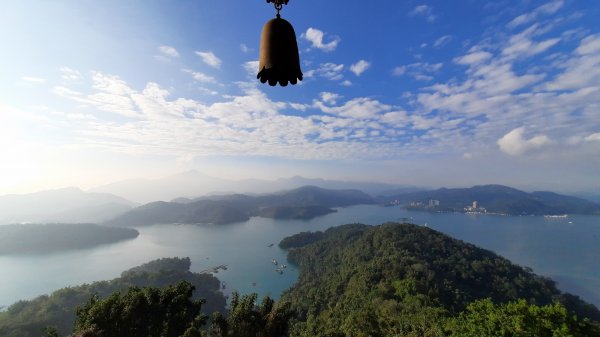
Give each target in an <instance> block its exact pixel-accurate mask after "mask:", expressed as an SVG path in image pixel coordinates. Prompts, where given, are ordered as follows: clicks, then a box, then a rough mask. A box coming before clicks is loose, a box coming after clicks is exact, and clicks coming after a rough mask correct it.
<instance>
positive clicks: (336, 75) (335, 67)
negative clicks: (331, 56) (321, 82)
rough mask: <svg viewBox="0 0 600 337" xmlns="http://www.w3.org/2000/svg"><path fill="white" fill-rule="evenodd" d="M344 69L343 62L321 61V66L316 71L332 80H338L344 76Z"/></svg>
mask: <svg viewBox="0 0 600 337" xmlns="http://www.w3.org/2000/svg"><path fill="white" fill-rule="evenodd" d="M343 70H344V65H343V64H335V63H329V62H328V63H321V64H320V65H319V67H318V68H317V69H316V73H317V74H318V75H319V76H321V77H324V78H326V79H328V80H331V81H338V80H341V79H342V78H344V75H342V71H343Z"/></svg>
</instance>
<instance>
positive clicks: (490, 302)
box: [280, 223, 600, 337]
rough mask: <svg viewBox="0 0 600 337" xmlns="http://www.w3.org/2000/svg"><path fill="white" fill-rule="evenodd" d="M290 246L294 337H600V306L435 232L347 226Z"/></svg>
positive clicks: (290, 241) (287, 296)
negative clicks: (294, 271)
mask: <svg viewBox="0 0 600 337" xmlns="http://www.w3.org/2000/svg"><path fill="white" fill-rule="evenodd" d="M280 246H283V247H286V248H290V250H289V255H288V259H289V260H290V262H293V263H295V264H297V265H299V266H300V276H299V280H298V282H297V283H296V284H295V285H294V286H293V287H292V288H291V289H290V290H288V291H287V292H286V293H284V295H283V296H282V298H281V301H284V302H288V303H291V306H292V309H293V310H294V311H295V312H296V314H297V321H296V322H295V323H294V324H293V326H292V330H291V336H298V337H300V336H306V337H308V336H381V337H384V336H477V337H485V336H501V335H499V334H496V332H497V331H509V332H510V331H512V332H510V333H508V332H507V334H505V335H502V336H537V337H541V336H549V337H550V336H580V337H590V336H600V328H599V325H598V321H600V311H598V309H597V308H596V307H595V306H593V305H591V304H588V303H585V302H583V301H582V300H580V299H579V298H578V297H576V296H573V295H570V294H564V293H561V292H560V291H559V290H558V289H557V288H556V285H555V283H554V282H553V281H552V280H550V279H547V278H544V277H541V276H537V275H535V274H533V272H532V271H531V270H529V269H527V268H523V267H520V266H517V265H514V264H512V263H511V262H510V261H508V260H507V259H504V258H502V257H500V256H498V255H496V254H494V253H493V252H490V251H487V250H484V249H481V248H478V247H476V246H474V245H471V244H467V243H464V242H462V241H459V240H455V239H453V238H450V237H449V236H447V235H444V234H442V233H439V232H437V231H434V230H432V229H429V228H426V227H419V226H415V225H409V224H394V223H388V224H384V225H381V226H376V227H372V226H366V225H360V224H354V225H345V226H340V227H335V228H331V229H329V230H327V231H325V232H317V233H300V234H297V235H294V236H291V237H289V238H286V239H284V240H283V241H282V243H281V244H280ZM517 331H521V332H519V333H517ZM554 333H556V334H554ZM559 333H560V334H559Z"/></svg>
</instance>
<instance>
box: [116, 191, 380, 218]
mask: <svg viewBox="0 0 600 337" xmlns="http://www.w3.org/2000/svg"><path fill="white" fill-rule="evenodd" d="M179 200H180V201H185V203H184V202H164V201H159V202H153V203H149V204H146V205H143V206H140V207H138V208H135V209H133V210H131V211H129V212H127V213H125V214H122V215H120V216H118V217H116V218H115V219H113V220H110V221H108V222H107V223H106V224H108V225H111V226H144V225H152V224H165V223H188V224H196V223H212V224H227V223H233V222H239V221H246V220H248V219H249V218H250V217H251V216H265V217H274V218H279V219H281V218H290V219H310V218H314V217H316V216H319V215H324V214H327V213H330V212H333V211H334V210H331V209H329V208H331V207H341V206H352V205H358V204H371V203H374V200H373V198H371V197H370V196H369V195H368V194H366V193H364V192H361V191H358V190H328V189H323V188H320V187H316V186H304V187H300V188H297V189H293V190H289V191H284V192H279V193H273V194H266V195H260V196H249V195H243V194H233V195H224V196H213V197H201V198H197V199H191V200H189V199H185V200H184V199H179Z"/></svg>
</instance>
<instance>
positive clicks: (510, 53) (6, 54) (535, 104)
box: [0, 0, 600, 194]
mask: <svg viewBox="0 0 600 337" xmlns="http://www.w3.org/2000/svg"><path fill="white" fill-rule="evenodd" d="M341 3H343V5H342V4H341ZM274 14H275V11H274V9H273V8H272V6H271V5H267V4H266V3H265V1H259V0H255V1H249V0H232V1H218V2H217V1H205V0H177V1H167V0H154V1H142V0H131V1H115V0H105V1H91V0H81V1H74V0H54V1H43V2H41V1H35V0H19V1H17V0H14V1H13V0H11V1H3V2H2V3H0V22H2V26H3V29H2V31H0V43H1V45H2V46H3V48H2V49H3V51H2V58H0V74H1V76H0V161H1V162H0V164H1V165H0V194H6V193H21V192H29V191H34V190H39V189H45V188H55V187H62V186H71V185H76V186H81V187H84V188H90V187H93V186H96V185H100V184H104V183H108V182H112V181H115V180H121V179H127V178H134V177H159V176H163V175H168V174H173V173H176V172H180V171H184V170H189V169H197V170H199V171H202V172H205V173H207V174H210V175H214V176H219V177H224V178H234V179H236V178H249V177H255V178H277V177H286V176H291V175H296V174H299V175H303V176H307V177H323V178H337V179H347V180H374V181H384V182H394V183H405V184H417V185H427V186H441V185H444V186H466V185H473V184H481V183H503V184H509V185H513V186H516V187H522V188H526V189H538V188H548V189H554V190H559V191H578V190H598V189H600V169H599V168H600V20H598V19H597V18H598V17H600V3H598V2H596V1H575V0H545V1H534V0H531V1H494V2H490V1H483V0H481V1H479V0H462V1H433V0H428V1H391V0H390V1H382V2H376V3H375V2H365V1H358V0H356V1H344V2H335V1H316V0H314V1H310V0H291V1H290V3H289V5H288V6H286V7H284V9H283V12H282V15H283V17H284V18H285V19H287V20H289V21H290V22H291V23H292V24H293V25H294V27H295V30H296V34H297V37H298V43H299V47H300V50H301V55H300V57H301V60H302V70H303V72H304V74H305V80H304V81H303V82H302V83H301V84H300V85H297V86H288V87H286V88H280V87H276V88H272V87H269V86H266V85H262V84H260V83H259V82H258V81H257V80H256V79H255V74H256V70H257V69H256V68H257V60H258V49H259V48H258V47H259V43H260V32H261V29H262V26H263V25H264V23H265V22H266V21H268V20H269V19H271V18H272V17H273V16H274Z"/></svg>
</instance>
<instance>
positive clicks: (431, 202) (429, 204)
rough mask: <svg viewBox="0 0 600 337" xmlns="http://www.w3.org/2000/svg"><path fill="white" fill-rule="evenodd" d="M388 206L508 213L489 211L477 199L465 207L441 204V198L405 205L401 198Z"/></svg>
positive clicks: (475, 212)
mask: <svg viewBox="0 0 600 337" xmlns="http://www.w3.org/2000/svg"><path fill="white" fill-rule="evenodd" d="M386 206H403V207H404V208H406V209H409V210H425V211H431V212H438V213H448V212H460V213H467V214H494V215H506V214H501V213H489V212H488V211H487V210H486V209H485V208H483V207H480V206H479V204H478V202H477V201H473V203H472V204H471V205H467V206H465V207H464V208H463V209H455V208H449V207H443V206H440V201H439V200H434V199H432V200H429V202H427V203H425V202H420V201H411V202H410V203H409V204H407V205H404V204H402V202H401V201H400V200H393V201H390V202H389V203H388V204H387V205H386Z"/></svg>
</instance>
